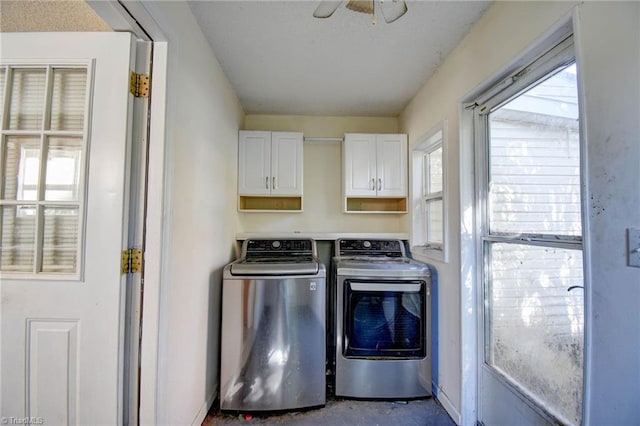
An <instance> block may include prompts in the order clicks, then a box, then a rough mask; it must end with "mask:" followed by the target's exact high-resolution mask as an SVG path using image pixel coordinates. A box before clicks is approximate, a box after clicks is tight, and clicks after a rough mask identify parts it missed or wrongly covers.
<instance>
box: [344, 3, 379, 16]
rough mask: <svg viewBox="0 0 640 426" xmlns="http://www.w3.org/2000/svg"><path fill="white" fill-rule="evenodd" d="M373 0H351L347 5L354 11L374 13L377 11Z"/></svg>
mask: <svg viewBox="0 0 640 426" xmlns="http://www.w3.org/2000/svg"><path fill="white" fill-rule="evenodd" d="M373 2H374V0H349V2H347V6H346V7H347V9H349V10H353V11H354V12H360V13H366V14H368V15H373V14H374V12H375V6H374V5H373Z"/></svg>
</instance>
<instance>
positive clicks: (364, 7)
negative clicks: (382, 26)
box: [0, 0, 407, 25]
mask: <svg viewBox="0 0 640 426" xmlns="http://www.w3.org/2000/svg"><path fill="white" fill-rule="evenodd" d="M0 1H1V0H0ZM343 1H344V0H321V1H320V4H319V5H318V7H317V8H316V10H315V11H314V12H313V16H314V17H316V18H328V17H330V16H331V15H333V12H335V11H336V9H338V7H339V6H340V4H342V3H343ZM376 1H379V2H380V5H379V7H378V8H379V9H381V10H382V16H383V17H384V20H385V22H386V23H388V24H390V23H391V22H394V21H396V20H397V19H399V18H400V17H401V16H403V15H404V14H405V13H407V4H406V3H405V1H404V0H390V1H384V0H348V1H347V4H346V5H345V7H346V8H347V9H349V10H353V11H354V12H360V13H366V14H367V15H371V22H372V23H373V24H374V25H375V24H376V22H377V18H376V7H375V2H376Z"/></svg>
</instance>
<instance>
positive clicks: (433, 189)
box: [412, 122, 446, 261]
mask: <svg viewBox="0 0 640 426" xmlns="http://www.w3.org/2000/svg"><path fill="white" fill-rule="evenodd" d="M445 127H446V122H442V123H440V124H438V125H437V126H436V127H435V128H433V129H432V130H431V131H429V132H428V133H427V134H425V136H423V137H422V138H421V139H420V141H419V142H418V143H417V145H416V148H415V149H414V150H413V153H412V157H413V161H412V176H413V213H414V214H413V229H412V243H413V247H412V251H413V252H415V253H420V254H423V255H426V256H429V257H431V258H434V259H436V260H441V261H446V250H445V249H446V200H445V197H446V195H445V194H446V185H445V158H446V157H445Z"/></svg>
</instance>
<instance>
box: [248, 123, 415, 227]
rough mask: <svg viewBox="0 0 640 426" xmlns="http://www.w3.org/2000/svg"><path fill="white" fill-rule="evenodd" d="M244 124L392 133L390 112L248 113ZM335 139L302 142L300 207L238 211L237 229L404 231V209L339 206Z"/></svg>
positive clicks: (321, 133) (309, 133)
mask: <svg viewBox="0 0 640 426" xmlns="http://www.w3.org/2000/svg"><path fill="white" fill-rule="evenodd" d="M244 129H245V130H272V131H297V132H303V133H304V136H305V137H314V138H321V137H326V138H342V137H344V134H345V133H355V132H362V133H397V132H398V120H397V118H395V117H317V116H298V115H247V116H246V117H245V125H244ZM341 149H342V147H341V143H340V142H325V141H321V142H315V141H314V142H305V143H304V199H303V203H304V206H303V208H304V211H303V212H302V213H238V215H239V220H240V229H241V230H242V232H293V231H300V232H313V233H317V232H349V233H352V232H368V233H373V232H391V233H399V232H407V228H406V225H405V223H406V221H405V219H404V218H405V217H406V216H407V214H347V213H343V212H342V208H343V207H342V174H341V173H342V151H341Z"/></svg>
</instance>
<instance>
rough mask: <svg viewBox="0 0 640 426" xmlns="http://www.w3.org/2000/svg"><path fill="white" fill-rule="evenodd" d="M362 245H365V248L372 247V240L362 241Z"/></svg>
mask: <svg viewBox="0 0 640 426" xmlns="http://www.w3.org/2000/svg"><path fill="white" fill-rule="evenodd" d="M362 245H363V246H364V248H371V242H370V241H365V242H364V243H362Z"/></svg>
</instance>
